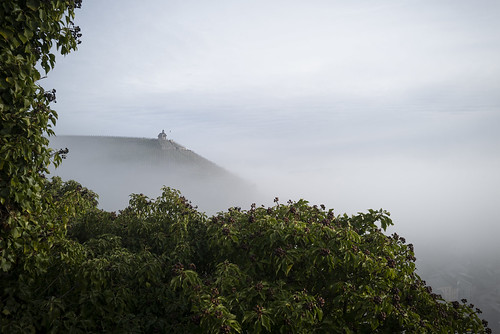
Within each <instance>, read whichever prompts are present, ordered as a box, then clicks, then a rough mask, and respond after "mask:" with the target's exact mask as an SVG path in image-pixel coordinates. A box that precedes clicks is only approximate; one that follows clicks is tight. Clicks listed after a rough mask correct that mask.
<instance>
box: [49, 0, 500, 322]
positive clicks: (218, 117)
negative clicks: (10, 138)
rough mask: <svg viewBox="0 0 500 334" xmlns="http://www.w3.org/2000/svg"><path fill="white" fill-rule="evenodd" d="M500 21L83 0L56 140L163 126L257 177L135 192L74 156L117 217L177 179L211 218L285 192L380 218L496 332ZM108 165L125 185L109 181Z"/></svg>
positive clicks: (375, 8)
mask: <svg viewBox="0 0 500 334" xmlns="http://www.w3.org/2000/svg"><path fill="white" fill-rule="evenodd" d="M499 15H500V3H499V2H498V1H493V0H480V1H474V2H471V1H465V0H453V1H451V0H442V1H434V0H432V1H431V0H424V1H405V2H396V1H388V0H383V1H377V2H369V1H358V2H345V1H326V0H324V1H323V0H314V1H308V2H303V1H293V0H292V1H282V0H276V1H272V2H269V1H260V0H258V1H252V2H241V1H226V0H223V1H218V2H217V3H208V2H203V1H196V0H187V1H185V0H183V1H168V2H163V1H159V0H154V1H153V0H152V1H148V2H141V3H138V2H135V1H106V2H105V3H103V2H98V1H92V0H87V1H85V2H84V5H83V8H82V10H81V11H78V13H77V18H76V20H75V21H76V23H77V24H79V25H80V26H81V28H82V31H83V38H82V40H83V43H82V44H81V46H80V47H79V50H78V52H76V53H74V54H71V55H69V56H67V57H58V59H57V65H56V69H55V70H54V71H53V72H51V73H50V74H49V77H48V78H47V79H44V80H43V82H42V83H43V85H44V87H47V88H53V87H54V88H56V89H57V105H55V106H54V108H55V109H56V110H57V111H58V113H59V120H58V125H57V126H56V128H55V130H56V133H57V134H58V135H85V136H88V135H92V136H96V135H97V136H120V137H141V138H155V137H156V135H157V134H158V132H159V131H161V130H162V129H165V130H166V132H167V134H168V136H169V138H170V139H173V140H175V141H176V142H178V143H180V144H182V145H184V146H185V147H186V148H188V149H190V150H192V151H194V152H195V153H197V154H199V155H201V156H202V157H204V158H206V159H208V160H210V161H212V162H214V163H215V164H217V165H218V166H221V167H222V168H223V169H224V170H225V171H226V172H228V173H232V174H233V176H234V177H235V178H238V179H242V180H244V181H241V182H242V183H241V184H240V183H239V182H240V181H238V183H239V184H240V185H242V186H232V184H231V182H233V181H228V180H229V179H226V178H225V177H224V180H222V179H214V178H206V177H205V176H206V175H205V176H204V177H203V181H189V182H188V181H185V182H184V181H182V182H181V181H180V180H181V179H184V178H183V177H180V176H179V175H181V174H182V173H181V174H178V173H177V172H176V173H174V174H168V173H167V174H164V169H163V168H160V170H159V171H153V170H152V169H151V168H153V167H151V166H150V167H148V168H150V169H149V172H148V173H143V174H144V175H142V176H141V178H140V179H134V178H130V177H129V175H130V174H128V173H129V172H128V171H126V170H127V168H130V167H131V166H132V165H133V164H131V165H130V166H129V165H124V164H119V163H116V162H115V161H113V160H112V159H111V158H110V157H104V156H102V154H101V155H99V154H97V153H96V155H95V156H94V158H93V159H94V160H95V161H100V162H99V164H97V165H95V166H98V167H95V168H97V169H92V168H89V167H88V166H86V165H83V163H82V162H81V161H85V160H88V159H92V158H91V157H90V156H86V157H84V158H83V160H79V159H80V158H81V157H80V158H75V156H77V157H78V153H77V152H76V150H71V148H70V155H69V157H68V160H67V161H65V162H64V164H63V167H61V170H60V173H63V172H64V176H65V177H68V178H71V177H72V176H73V175H74V176H77V175H78V174H79V173H80V177H81V180H79V181H81V182H82V183H84V185H85V183H88V186H89V187H90V188H93V187H94V188H95V189H94V190H95V191H97V192H98V193H99V192H100V193H102V195H101V205H103V206H107V207H108V208H109V209H113V210H115V208H116V207H118V206H120V205H126V200H127V196H128V195H124V193H126V192H127V191H129V190H130V189H131V188H134V189H137V192H145V193H146V192H151V193H152V194H153V195H156V194H158V193H159V189H160V187H161V186H162V185H163V184H165V183H168V184H167V185H170V186H173V187H177V188H183V189H181V190H182V191H183V192H184V193H185V195H186V196H187V197H188V198H191V200H192V201H193V202H194V204H196V205H198V206H199V207H200V209H202V210H203V211H206V212H207V213H209V214H211V213H213V212H216V211H219V210H223V209H225V208H227V207H228V206H235V205H236V206H242V207H248V205H249V203H251V202H256V203H257V204H264V205H271V204H272V200H273V199H274V197H275V196H278V197H279V198H280V201H281V202H286V201H287V200H288V199H293V200H297V199H299V198H304V199H306V200H308V201H310V202H311V203H312V204H322V203H323V204H325V205H327V206H328V207H331V208H334V209H335V210H336V212H337V213H339V214H341V213H344V212H347V213H349V214H353V213H356V212H358V211H365V210H366V209H368V208H374V209H378V208H384V209H386V210H388V211H390V212H391V213H392V218H393V220H394V223H395V226H394V227H393V228H391V231H390V232H391V233H392V232H393V231H397V232H398V234H400V235H403V236H405V237H406V239H407V240H408V241H409V242H412V243H414V244H415V250H416V253H417V254H416V255H417V258H418V268H419V272H420V273H421V274H422V275H423V276H424V278H428V280H429V282H430V283H431V284H435V285H442V286H446V284H452V283H449V282H448V283H446V282H445V283H442V282H441V281H443V280H446V279H448V281H449V280H451V281H455V282H456V283H455V284H458V283H457V282H460V283H461V286H464V284H465V285H467V284H469V283H470V284H469V285H470V286H471V288H470V289H465V290H464V289H463V288H462V290H457V291H458V295H456V296H452V297H454V298H455V297H459V296H466V295H467V296H469V297H470V298H471V299H472V300H474V302H475V303H476V304H478V306H480V307H481V308H483V309H487V311H486V310H485V315H486V318H487V319H488V320H489V321H490V323H493V324H492V325H491V326H492V328H493V329H497V328H498V327H499V326H498V323H494V322H495V321H498V320H496V319H500V287H499V286H498V283H497V281H498V277H499V275H500V264H499V263H498V260H496V259H495V258H496V254H499V253H500V243H498V241H497V237H498V235H499V232H500V228H499V226H500V221H499V218H498V215H497V214H496V211H497V209H498V207H499V204H498V203H500V175H499V172H498V171H499V170H500V95H499V94H498V92H500V80H499V78H500V63H499V62H498V58H499V55H500V34H498V31H499V29H500V21H499V20H498V16H499ZM72 154H73V157H74V158H71V155H72ZM134 155H136V153H134ZM71 159H73V160H71ZM72 161H73V162H72ZM77 161H80V162H77ZM108 162H109V164H111V165H112V166H113V167H112V168H111V169H110V170H108V172H109V173H110V174H113V178H114V180H115V181H113V182H109V179H108V181H106V180H107V178H99V177H97V175H99V174H100V173H102V171H101V170H100V169H99V168H108V167H103V166H107V164H108ZM64 165H66V166H64ZM143 167H144V166H143ZM143 167H141V168H143ZM79 168H81V169H82V170H79ZM125 171H126V172H125ZM178 172H180V170H178ZM56 173H57V172H56ZM120 173H124V174H123V175H122V174H120ZM158 173H159V174H158ZM84 174H85V177H84V176H83V175H84ZM136 174H137V173H136ZM157 175H164V178H163V179H161V180H159V179H158V177H157ZM169 175H176V176H175V177H174V176H169ZM186 179H191V180H192V179H193V177H191V176H189V177H187V178H186ZM120 180H122V181H120ZM233 180H234V179H233ZM106 182H108V183H106ZM221 184H222V185H221ZM243 184H245V185H243ZM125 185H127V186H126V187H125ZM129 186H130V187H129ZM141 187H142V188H141ZM155 189H157V190H155ZM214 189H223V190H222V191H221V190H217V191H215V193H218V194H219V195H220V197H219V198H217V196H215V197H214ZM114 191H116V193H119V194H120V199H119V200H118V199H117V197H113V196H112V195H110V194H113V192H114ZM155 191H157V192H156V193H155ZM223 193H224V194H226V195H224V196H222V195H221V194H223ZM113 200H116V201H115V202H113ZM441 274H442V275H441ZM444 274H446V275H444ZM443 275H444V276H443ZM464 275H465V276H464ZM445 276H446V277H448V278H446V279H445V278H443V277H445ZM450 277H451V278H450ZM452 285H453V284H452ZM457 289H458V288H457ZM486 296H487V297H486ZM480 303H483V305H480Z"/></svg>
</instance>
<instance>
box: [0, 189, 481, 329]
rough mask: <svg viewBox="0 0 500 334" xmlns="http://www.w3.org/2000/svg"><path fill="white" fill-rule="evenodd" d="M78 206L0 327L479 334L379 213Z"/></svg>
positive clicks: (23, 282) (178, 201) (475, 320)
mask: <svg viewBox="0 0 500 334" xmlns="http://www.w3.org/2000/svg"><path fill="white" fill-rule="evenodd" d="M58 187H59V190H58V189H57V188H58ZM49 189H50V191H51V192H52V193H63V189H70V190H69V191H73V190H71V189H81V190H80V192H79V193H78V192H77V194H78V196H81V194H82V193H83V194H88V190H86V189H85V188H83V187H81V186H79V185H78V184H76V183H74V182H69V183H62V182H60V180H56V182H52V184H51V187H50V188H49ZM54 197H55V196H54ZM79 201H80V203H81V202H82V201H83V202H84V203H87V204H84V207H86V209H84V210H81V211H80V212H79V213H78V214H77V215H75V216H74V218H71V219H70V221H69V223H68V237H69V238H68V239H62V240H60V241H59V242H58V243H57V244H56V245H55V247H54V252H53V256H52V257H51V260H50V263H49V266H48V268H47V270H46V274H45V275H43V276H39V277H38V278H37V279H36V280H31V279H30V278H29V277H28V276H27V277H21V279H19V277H17V279H18V281H17V283H16V284H19V286H20V288H19V291H22V292H23V294H22V296H18V299H19V298H22V303H20V302H17V304H15V303H12V304H10V305H7V307H8V309H9V314H8V316H7V317H4V319H3V322H1V321H0V325H1V326H2V327H1V328H2V330H4V331H6V332H12V333H16V332H23V331H25V330H27V329H32V330H33V331H39V332H45V331H49V330H52V331H54V332H66V331H70V332H79V331H81V332H105V331H118V332H135V333H142V332H144V333H150V332H173V333H219V332H223V333H247V332H248V333H259V332H277V333H311V332H317V333H332V332H334V333H337V332H338V333H403V332H405V333H485V332H486V333H487V332H488V329H487V328H485V323H483V322H482V321H481V320H480V319H479V317H478V313H479V312H480V311H479V310H478V309H474V308H473V306H472V305H467V304H466V301H463V302H451V303H450V302H445V301H444V300H443V299H442V298H441V297H440V296H439V295H436V294H434V293H432V289H431V288H430V287H428V286H426V284H425V282H424V281H422V280H421V279H420V277H419V276H418V275H417V274H416V273H415V263H414V261H415V255H414V250H413V246H412V245H411V244H406V240H404V238H402V237H400V236H398V235H397V234H393V235H392V236H387V235H385V234H384V233H383V230H385V229H386V227H388V226H389V225H391V224H392V222H391V220H390V218H389V215H388V213H387V212H385V211H383V210H377V211H375V210H369V211H368V212H367V213H360V214H358V215H354V216H351V217H349V216H347V215H334V213H333V211H332V210H326V208H324V207H323V206H320V207H317V206H310V205H309V204H308V203H307V202H306V201H304V200H300V201H298V202H289V203H288V204H286V205H283V204H279V203H276V205H275V206H273V207H270V208H264V207H256V206H255V205H254V206H252V207H251V208H250V210H248V211H245V210H241V209H239V208H231V209H229V210H228V211H227V212H221V213H219V214H217V215H215V216H213V217H211V218H207V217H206V216H205V215H204V214H201V213H199V212H197V211H196V210H195V209H194V208H193V207H192V206H191V205H190V203H189V202H188V201H187V200H186V199H185V198H183V197H182V196H181V195H180V193H179V192H178V191H175V190H172V189H170V188H164V191H163V194H162V195H161V196H160V197H159V198H157V199H156V200H151V199H149V198H147V197H146V196H144V195H132V198H131V201H130V206H129V207H127V208H126V209H125V210H123V211H121V212H119V213H118V214H116V213H112V212H105V211H102V210H99V209H97V208H96V207H95V206H93V204H92V203H93V202H92V197H85V196H84V197H80V199H79ZM21 287H22V289H21ZM11 305H14V306H16V307H11ZM40 310H42V311H40Z"/></svg>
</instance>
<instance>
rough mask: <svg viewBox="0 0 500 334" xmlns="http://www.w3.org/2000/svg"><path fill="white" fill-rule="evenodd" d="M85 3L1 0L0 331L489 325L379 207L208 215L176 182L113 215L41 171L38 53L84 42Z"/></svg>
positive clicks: (294, 205) (50, 59) (47, 123)
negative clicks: (418, 266)
mask: <svg viewBox="0 0 500 334" xmlns="http://www.w3.org/2000/svg"><path fill="white" fill-rule="evenodd" d="M79 6H80V2H79V1H76V0H66V1H62V0H57V1H44V0H23V1H14V0H6V1H2V2H1V4H0V17H1V18H2V20H1V21H0V117H1V128H0V252H1V255H0V314H1V317H0V331H1V332H4V333H36V332H51V333H59V332H61V333H67V332H70V333H92V332H99V333H101V332H130V333H142V332H144V333H155V332H178V333H218V332H222V333H231V332H236V333H248V332H251V333H259V332H279V333H310V332H318V333H322V332H323V333H331V332H338V333H398V332H399V333H403V332H405V333H413V332H418V333H426V332H427V333H450V332H457V333H482V332H489V329H488V328H485V326H486V323H485V322H482V321H481V320H480V319H479V317H478V313H479V310H478V309H474V308H473V306H472V305H467V304H466V301H462V302H461V303H459V302H445V301H444V300H443V299H442V298H441V297H440V296H438V295H436V294H433V293H432V289H431V288H430V287H428V286H426V284H425V282H424V281H422V280H421V279H420V277H419V276H418V275H417V274H416V273H415V264H414V261H415V255H414V250H413V246H412V245H411V244H406V241H405V240H404V238H401V237H399V236H398V235H396V234H394V235H392V236H387V235H385V234H384V233H383V232H384V231H385V229H386V227H387V226H389V225H391V224H392V221H391V220H390V218H389V214H388V213H387V212H385V211H383V210H378V211H375V210H369V211H368V212H367V213H360V214H358V215H354V216H351V217H349V216H347V215H334V213H333V211H332V210H327V209H326V208H325V207H324V206H320V207H317V206H310V205H309V204H308V203H307V202H306V201H304V200H300V201H298V202H291V201H290V202H288V203H287V204H280V203H279V201H278V200H277V199H276V204H275V205H274V206H273V207H269V208H265V207H257V206H255V205H252V207H251V208H250V209H249V210H247V211H245V210H241V209H240V208H231V209H229V210H228V211H227V212H221V213H219V214H217V215H215V216H213V217H211V218H208V217H207V216H206V215H205V214H203V213H200V212H198V211H197V210H196V209H195V208H193V207H192V206H191V205H190V203H189V202H188V201H187V200H186V199H185V198H184V197H182V196H181V195H180V193H179V192H178V191H175V190H172V189H170V188H164V189H163V194H162V195H161V196H160V197H158V198H157V199H156V200H151V199H149V198H147V197H146V196H144V195H131V200H130V205H129V206H128V207H127V208H125V209H124V210H123V211H120V212H119V213H118V214H116V213H114V212H105V211H102V210H99V209H98V208H97V195H96V194H95V193H93V192H92V191H90V190H88V189H86V188H85V187H83V186H82V185H80V184H78V183H77V182H75V181H68V182H63V181H62V180H61V179H59V178H53V179H52V180H47V179H45V177H44V174H45V173H46V172H47V168H48V166H49V164H50V163H51V162H54V163H56V164H57V163H59V162H60V161H61V155H62V154H64V151H60V152H54V151H52V150H51V149H50V148H48V146H47V145H48V140H47V138H46V137H45V136H46V135H51V134H53V131H52V129H51V126H52V125H54V124H55V121H56V118H57V114H56V113H55V112H54V111H53V110H52V109H51V108H50V107H49V103H50V102H53V101H54V99H55V91H45V90H44V89H43V88H42V87H40V86H39V85H38V84H37V81H38V80H40V79H41V75H40V72H39V70H38V69H37V64H39V65H40V66H41V67H42V68H43V69H44V71H45V72H48V71H49V70H50V69H52V68H53V66H54V63H55V56H54V55H53V54H52V53H51V50H52V46H53V45H54V43H55V44H56V46H57V47H58V48H59V49H60V51H61V53H62V54H67V53H68V52H70V51H71V50H74V49H76V46H77V44H78V43H79V41H78V38H79V37H80V33H79V28H78V27H75V26H74V25H73V22H72V19H73V17H74V9H75V8H77V7H79Z"/></svg>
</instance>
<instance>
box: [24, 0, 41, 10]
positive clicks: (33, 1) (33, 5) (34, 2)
mask: <svg viewBox="0 0 500 334" xmlns="http://www.w3.org/2000/svg"><path fill="white" fill-rule="evenodd" d="M26 6H27V7H28V8H29V9H31V10H33V11H35V10H37V9H38V7H40V1H38V0H28V1H26Z"/></svg>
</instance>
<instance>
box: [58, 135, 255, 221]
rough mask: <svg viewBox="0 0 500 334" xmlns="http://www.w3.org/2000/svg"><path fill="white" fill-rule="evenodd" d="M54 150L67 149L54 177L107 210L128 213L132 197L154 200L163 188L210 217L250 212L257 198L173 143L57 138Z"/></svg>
mask: <svg viewBox="0 0 500 334" xmlns="http://www.w3.org/2000/svg"><path fill="white" fill-rule="evenodd" d="M50 147H52V148H54V149H60V148H66V147H67V148H68V149H69V154H68V155H67V158H66V159H65V160H63V163H62V164H61V165H60V166H59V167H58V168H57V169H56V170H52V171H51V175H52V176H60V177H62V178H63V179H64V180H69V179H73V180H76V181H78V182H80V183H82V184H83V185H85V186H86V187H88V188H90V189H92V190H94V191H95V192H97V193H98V194H99V204H100V205H99V206H100V207H101V208H103V209H105V210H111V211H114V210H119V209H123V208H125V207H126V206H127V204H128V200H129V195H130V194H131V193H143V194H145V195H147V196H150V197H156V196H158V195H159V194H160V189H161V187H162V186H164V185H165V186H168V187H172V188H175V189H178V190H180V191H181V192H182V194H183V195H185V196H186V197H187V198H188V199H189V200H191V201H192V202H193V204H194V205H196V206H198V207H199V209H200V210H201V211H205V212H207V213H215V212H217V211H221V210H224V209H227V208H228V207H231V206H249V205H250V203H252V202H253V201H256V200H257V198H258V197H257V191H256V189H255V186H253V185H251V184H249V183H248V182H246V181H245V180H243V179H241V178H239V177H237V176H236V175H234V174H232V173H230V172H228V171H226V170H225V169H223V168H222V167H220V166H217V165H216V164H215V163H213V162H211V161H209V160H207V159H205V158H203V157H202V156H200V155H198V154H196V153H195V152H193V151H191V150H189V149H187V148H185V147H183V146H181V145H180V144H178V143H176V142H175V141H173V140H158V139H148V138H130V137H100V136H57V137H53V138H51V140H50Z"/></svg>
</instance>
